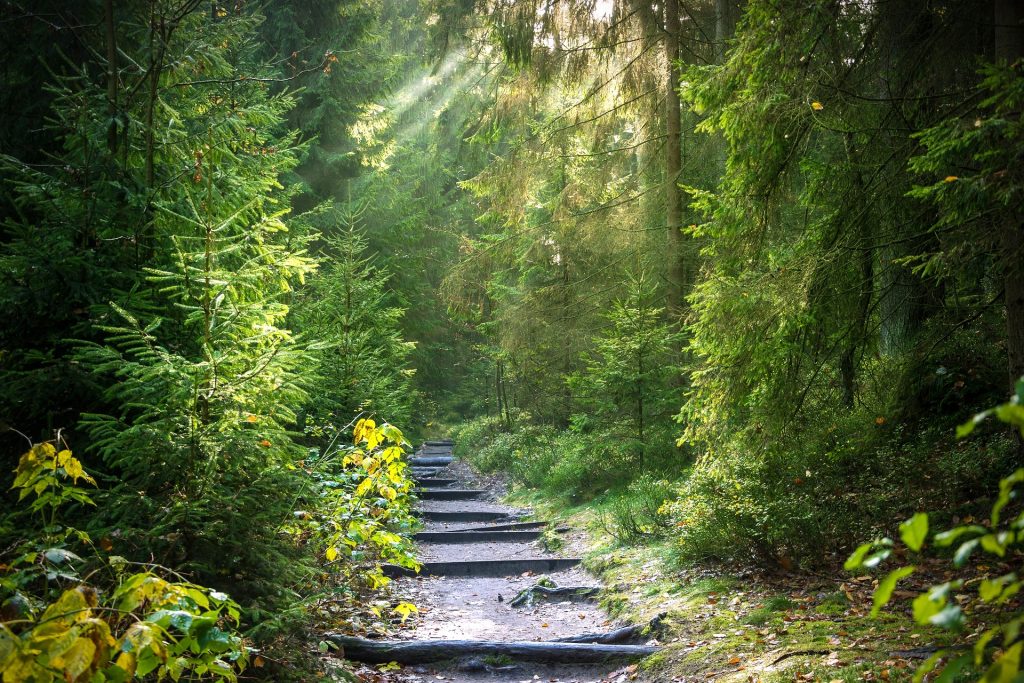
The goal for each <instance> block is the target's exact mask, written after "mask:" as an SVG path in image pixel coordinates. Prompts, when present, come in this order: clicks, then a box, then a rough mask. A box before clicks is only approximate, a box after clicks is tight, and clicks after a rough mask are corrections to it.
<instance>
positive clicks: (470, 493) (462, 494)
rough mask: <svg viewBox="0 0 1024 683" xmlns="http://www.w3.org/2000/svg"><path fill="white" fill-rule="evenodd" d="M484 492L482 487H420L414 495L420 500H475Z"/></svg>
mask: <svg viewBox="0 0 1024 683" xmlns="http://www.w3.org/2000/svg"><path fill="white" fill-rule="evenodd" d="M486 493H487V491H485V490H483V489H421V490H420V491H417V492H416V495H418V496H419V497H420V498H421V499H422V500H475V499H477V498H480V497H481V496H483V495H484V494H486Z"/></svg>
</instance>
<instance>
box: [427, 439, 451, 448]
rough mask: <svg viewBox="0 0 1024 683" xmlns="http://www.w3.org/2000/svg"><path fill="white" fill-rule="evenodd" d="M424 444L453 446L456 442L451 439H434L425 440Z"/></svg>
mask: <svg viewBox="0 0 1024 683" xmlns="http://www.w3.org/2000/svg"><path fill="white" fill-rule="evenodd" d="M423 445H424V446H448V447H449V448H451V447H452V446H454V445H455V442H454V441H452V440H451V439H434V440H432V441H424V442H423Z"/></svg>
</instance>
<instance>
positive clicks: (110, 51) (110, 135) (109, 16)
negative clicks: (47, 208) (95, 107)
mask: <svg viewBox="0 0 1024 683" xmlns="http://www.w3.org/2000/svg"><path fill="white" fill-rule="evenodd" d="M103 24H104V29H105V32H106V39H107V113H108V114H109V115H110V122H109V123H108V124H107V149H109V150H110V154H111V155H114V154H116V153H117V134H118V133H117V34H116V33H115V32H114V0H104V2H103Z"/></svg>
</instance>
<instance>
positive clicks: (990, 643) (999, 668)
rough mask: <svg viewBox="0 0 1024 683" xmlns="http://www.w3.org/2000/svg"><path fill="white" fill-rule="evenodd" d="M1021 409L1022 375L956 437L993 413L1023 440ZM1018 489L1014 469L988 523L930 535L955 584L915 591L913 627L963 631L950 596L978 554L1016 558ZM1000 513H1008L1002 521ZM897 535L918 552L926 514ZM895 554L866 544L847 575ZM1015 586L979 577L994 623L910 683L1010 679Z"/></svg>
mask: <svg viewBox="0 0 1024 683" xmlns="http://www.w3.org/2000/svg"><path fill="white" fill-rule="evenodd" d="M1022 404H1024V377H1022V378H1021V379H1020V381H1018V382H1017V387H1016V392H1015V394H1014V395H1013V397H1012V398H1011V400H1010V401H1009V402H1007V403H1004V404H1002V405H1000V406H998V407H997V408H994V409H992V410H988V411H985V412H983V413H979V414H978V415H976V416H975V417H974V418H973V419H972V420H971V421H970V422H967V423H966V424H964V425H962V426H961V428H960V429H959V430H958V434H959V436H961V437H962V436H966V435H967V434H969V433H970V432H971V431H972V430H973V429H974V427H975V425H977V424H978V423H980V422H982V421H983V420H984V419H985V418H986V417H987V416H988V415H991V414H994V415H995V416H996V417H997V418H998V419H999V420H1001V421H1002V422H1005V423H1007V424H1009V425H1010V426H1011V427H1013V429H1014V430H1016V431H1019V432H1020V434H1021V435H1022V436H1024V412H1022V411H1021V410H1020V406H1021V405H1022ZM1021 484H1024V469H1018V470H1016V471H1015V472H1014V473H1013V474H1011V475H1010V476H1008V477H1006V478H1004V479H1003V480H1002V481H1000V483H999V495H998V496H997V497H996V499H995V502H994V503H993V504H992V508H991V511H990V513H989V515H988V519H986V520H985V521H984V522H982V523H981V524H960V525H957V526H955V527H952V528H950V529H947V530H945V531H942V532H939V533H935V534H933V535H932V537H931V540H932V544H933V545H934V546H935V547H936V548H948V549H951V550H952V551H953V554H952V562H953V565H954V567H956V568H957V569H959V570H961V573H960V574H959V576H960V577H961V578H954V579H951V580H949V581H946V582H945V583H942V584H937V585H934V586H931V587H930V588H928V589H926V590H924V591H922V592H921V593H919V594H918V595H917V597H915V598H914V599H913V603H912V608H913V614H914V619H915V621H917V622H918V623H919V624H932V625H935V626H940V627H942V628H945V629H949V630H954V631H960V630H963V629H964V628H965V627H966V625H967V623H968V615H967V614H966V613H965V611H964V609H963V608H962V607H961V604H960V601H959V600H958V599H955V598H954V593H956V592H959V591H963V590H964V589H965V586H966V577H965V576H964V574H963V569H962V568H963V567H964V566H965V565H966V564H967V563H968V561H969V560H970V559H971V557H972V555H974V554H975V553H977V552H980V553H984V554H986V555H988V556H989V557H990V558H991V559H992V560H994V561H999V560H1005V559H1006V558H1007V557H1008V555H1009V556H1010V557H1013V556H1014V555H1015V554H1017V553H1019V548H1020V546H1021V543H1022V541H1024V512H1022V511H1020V510H1019V509H1018V507H1019V497H1020V491H1019V490H1018V489H1019V487H1020V485H1021ZM1007 512H1010V513H1011V514H1009V515H1007V514H1006V513H1007ZM899 531H900V537H901V539H902V540H903V543H904V545H906V547H907V549H908V550H910V551H911V552H914V553H917V552H920V551H922V549H923V547H924V545H925V542H926V539H927V538H928V535H929V528H928V515H927V514H925V513H921V512H918V513H916V514H915V515H914V516H913V517H911V518H910V519H908V520H906V521H905V522H903V523H902V524H900V527H899ZM894 548H895V544H894V543H893V541H892V540H891V539H888V538H883V539H879V540H876V541H873V542H870V543H865V544H863V545H861V546H859V547H858V548H857V549H856V550H855V551H854V552H853V554H852V555H850V557H849V559H848V560H847V561H846V569H848V570H851V571H861V570H864V569H875V568H877V567H878V566H879V565H880V564H881V563H882V562H883V561H885V560H886V559H888V558H889V557H890V556H891V555H892V554H893V550H894ZM915 569H916V567H914V566H913V565H909V566H902V567H898V568H896V569H894V570H892V571H890V572H889V573H888V574H887V575H886V576H885V578H883V579H882V580H881V581H880V582H879V584H878V588H876V589H875V594H874V607H873V608H872V611H871V613H872V615H873V616H874V615H877V614H878V612H879V611H880V610H881V609H882V608H883V607H885V606H886V605H887V604H888V603H889V602H890V601H891V600H892V596H893V591H894V589H895V588H896V584H897V583H898V582H899V581H900V580H901V579H903V578H905V577H907V576H909V575H910V574H912V573H913V572H914V571H915ZM954 576H955V575H954ZM971 583H975V582H974V581H972V582H971ZM1022 586H1024V581H1022V579H1021V578H1020V576H1019V572H1017V571H1013V572H1011V573H1008V574H1004V575H1002V576H998V577H991V576H990V575H988V574H986V575H984V576H983V577H982V578H981V580H980V581H979V582H977V593H978V599H979V600H980V601H981V602H983V603H988V604H993V605H1005V606H1006V608H1005V609H1004V610H1003V611H1001V612H1000V613H999V614H998V616H997V618H996V621H997V622H998V623H995V624H992V625H989V624H986V625H985V626H984V628H979V629H978V630H976V631H975V633H974V634H972V640H973V643H972V647H971V651H970V652H969V653H963V654H960V653H958V652H956V651H951V650H946V649H941V650H939V651H937V652H936V653H935V654H933V655H932V656H931V657H930V658H929V659H928V660H927V661H925V662H924V663H923V664H922V665H921V666H920V667H919V668H918V670H917V673H916V674H915V677H914V680H915V681H920V680H922V678H923V677H924V676H925V675H927V674H929V673H931V672H934V671H941V672H942V673H941V676H942V677H943V679H950V678H952V677H954V676H956V674H957V672H959V671H960V670H961V669H963V668H964V667H966V666H971V667H974V668H976V669H978V670H979V671H984V674H983V676H982V680H985V681H1007V680H1012V679H1013V678H1014V677H1015V676H1017V675H1018V671H1019V668H1020V653H1021V649H1022V647H1024V641H1022V640H1021V625H1022V624H1024V613H1022V612H1021V610H1020V605H1019V602H1018V601H1016V600H1015V598H1016V596H1017V595H1018V593H1020V590H1021V587H1022Z"/></svg>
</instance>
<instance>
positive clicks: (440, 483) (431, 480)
mask: <svg viewBox="0 0 1024 683" xmlns="http://www.w3.org/2000/svg"><path fill="white" fill-rule="evenodd" d="M456 482H458V479H441V478H439V477H423V478H422V479H417V480H416V483H417V484H418V485H419V486H420V487H421V488H425V489H439V488H444V487H445V486H451V485H452V484H455V483H456Z"/></svg>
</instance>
